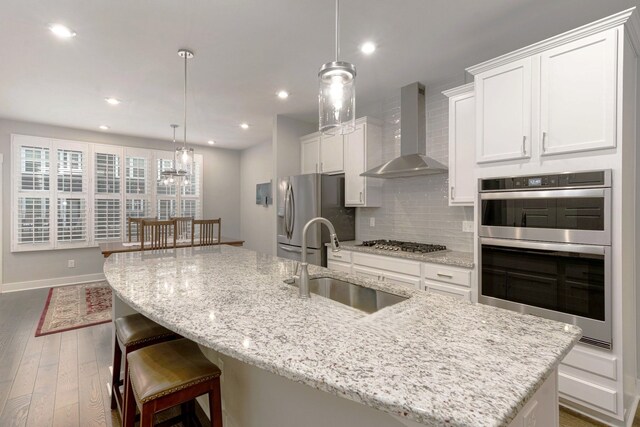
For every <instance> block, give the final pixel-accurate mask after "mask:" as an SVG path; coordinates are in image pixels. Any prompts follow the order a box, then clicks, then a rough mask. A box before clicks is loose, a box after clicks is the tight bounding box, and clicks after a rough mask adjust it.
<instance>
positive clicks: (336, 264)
mask: <svg viewBox="0 0 640 427" xmlns="http://www.w3.org/2000/svg"><path fill="white" fill-rule="evenodd" d="M327 268H328V269H329V270H334V271H342V272H344V273H349V274H351V264H350V263H349V264H348V263H346V262H340V261H331V260H329V261H327Z"/></svg>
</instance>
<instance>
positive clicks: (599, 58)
mask: <svg viewBox="0 0 640 427" xmlns="http://www.w3.org/2000/svg"><path fill="white" fill-rule="evenodd" d="M617 31H618V30H616V29H611V30H609V31H605V32H603V33H599V34H594V35H592V36H589V37H586V38H583V39H580V40H577V41H574V42H571V43H567V44H565V45H562V46H558V47H556V48H554V49H551V50H548V51H546V52H544V53H542V54H541V55H540V97H541V98H540V145H541V149H540V152H541V154H542V155H549V154H559V153H570V152H576V151H586V150H595V149H601V148H613V147H615V146H616V123H615V120H616V75H617V58H616V55H617V50H616V46H617Z"/></svg>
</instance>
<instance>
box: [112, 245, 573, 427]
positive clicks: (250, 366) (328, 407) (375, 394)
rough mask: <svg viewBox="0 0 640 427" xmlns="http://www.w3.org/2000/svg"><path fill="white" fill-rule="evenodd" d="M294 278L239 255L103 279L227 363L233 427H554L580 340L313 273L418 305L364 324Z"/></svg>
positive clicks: (272, 261) (206, 253)
mask: <svg viewBox="0 0 640 427" xmlns="http://www.w3.org/2000/svg"><path fill="white" fill-rule="evenodd" d="M294 270H295V263H294V262H293V261H291V260H285V259H281V258H277V257H273V256H270V255H265V254H260V253H257V252H253V251H250V250H246V249H241V248H236V247H230V246H214V247H208V248H205V247H202V248H184V249H176V250H167V251H158V252H150V253H142V252H133V253H127V254H114V255H112V256H111V257H110V258H108V259H107V260H106V262H105V266H104V272H105V275H106V278H107V280H108V281H109V283H110V285H111V286H112V288H113V290H114V293H115V296H117V298H119V299H120V300H122V301H124V302H125V303H126V304H128V305H129V306H130V307H132V308H133V309H134V310H136V311H138V312H140V313H142V314H144V315H145V316H147V317H149V318H151V319H153V320H154V321H156V322H158V323H160V324H162V325H164V326H165V327H167V328H169V329H172V330H174V331H175V332H177V333H179V334H181V335H183V336H185V337H186V338H189V339H191V340H193V341H195V342H197V343H198V344H200V345H201V347H202V348H203V351H204V352H205V354H206V355H207V356H208V357H210V358H211V359H212V360H214V361H216V362H218V363H220V362H223V366H221V368H222V370H223V372H224V374H223V381H222V387H223V402H224V404H223V405H224V408H225V415H226V418H225V420H226V421H227V424H226V425H227V426H237V427H246V426H251V427H252V426H272V425H274V426H275V425H280V426H301V425H304V426H321V425H327V426H328V425H332V426H353V427H355V426H360V425H362V426H365V425H366V426H403V425H406V426H415V425H428V426H440V425H446V426H474V427H475V426H507V425H510V423H512V422H513V420H514V419H522V417H523V412H527V411H529V412H530V413H529V415H532V414H533V415H532V416H537V417H538V418H544V417H545V416H546V417H550V416H551V417H553V416H554V414H555V417H556V420H557V406H556V405H555V402H556V400H555V399H557V386H556V382H555V381H556V378H555V376H556V369H557V366H558V364H559V363H560V361H561V360H562V359H563V357H564V356H565V355H566V354H567V353H568V352H569V350H570V349H571V348H572V347H573V345H574V344H575V343H576V342H577V340H578V339H579V338H580V335H581V331H580V329H579V328H577V327H575V326H572V325H566V324H562V323H558V322H554V321H550V320H545V319H541V318H537V317H533V316H528V315H520V314H518V313H514V312H511V311H506V310H501V309H497V308H493V307H489V306H484V305H477V304H471V303H466V302H461V301H458V300H455V299H453V298H449V297H446V296H441V295H435V294H430V293H425V292H422V291H419V290H415V291H414V290H411V289H397V288H389V287H388V285H385V284H384V283H379V282H374V281H370V280H366V279H362V278H357V277H353V276H348V275H346V274H344V273H338V272H333V271H330V270H327V269H324V268H321V267H314V266H310V268H309V272H310V274H311V275H312V276H311V277H318V276H323V277H328V276H329V277H335V278H339V279H343V280H348V281H350V282H354V283H358V284H360V285H362V286H365V287H371V288H375V289H380V290H386V291H388V292H391V293H395V294H399V295H403V296H406V297H409V299H407V300H406V301H404V302H401V303H398V304H395V305H392V306H389V307H386V308H384V309H382V310H379V311H377V312H375V313H373V314H367V313H365V312H362V311H359V310H356V309H354V308H351V307H349V306H346V305H343V304H340V303H338V302H335V301H333V300H330V299H328V298H323V297H319V296H316V295H312V297H311V298H310V299H300V298H298V290H297V288H295V287H294V286H292V285H290V284H286V283H284V280H287V279H289V278H291V277H292V275H293V273H294ZM301 384H303V385H304V386H303V385H301ZM307 386H308V387H307ZM549 390H551V397H549V396H546V397H545V399H546V402H547V403H548V402H549V401H550V400H549V399H550V398H551V399H552V400H551V407H549V405H547V406H546V407H545V406H544V405H543V400H544V399H543V400H540V402H541V403H540V405H538V408H537V410H538V412H537V413H534V412H531V411H534V410H535V409H536V408H535V407H534V408H531V406H532V405H530V404H529V403H530V401H531V400H532V398H534V397H535V396H536V395H538V394H539V393H541V392H545V393H547V395H548V394H549ZM265 402H266V403H265ZM354 402H355V403H354ZM533 406H535V405H533ZM371 408H374V409H371ZM523 408H524V410H523ZM541 409H542V411H541ZM549 411H551V414H549ZM536 414H537V415H536ZM300 417H305V418H302V419H301V418H300ZM555 422H557V421H555ZM519 425H522V424H519ZM544 425H550V424H544Z"/></svg>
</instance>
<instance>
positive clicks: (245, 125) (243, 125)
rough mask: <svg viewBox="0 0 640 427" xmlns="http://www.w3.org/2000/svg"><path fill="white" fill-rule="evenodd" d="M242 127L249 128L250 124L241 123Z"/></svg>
mask: <svg viewBox="0 0 640 427" xmlns="http://www.w3.org/2000/svg"><path fill="white" fill-rule="evenodd" d="M240 127H241V128H242V129H245V130H247V129H249V125H248V124H247V123H240Z"/></svg>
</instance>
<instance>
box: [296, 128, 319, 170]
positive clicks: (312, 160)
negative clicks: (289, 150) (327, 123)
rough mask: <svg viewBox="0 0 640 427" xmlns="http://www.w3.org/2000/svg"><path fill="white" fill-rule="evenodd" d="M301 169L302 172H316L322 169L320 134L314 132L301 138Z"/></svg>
mask: <svg viewBox="0 0 640 427" xmlns="http://www.w3.org/2000/svg"><path fill="white" fill-rule="evenodd" d="M300 143H301V149H300V153H301V157H302V161H301V164H300V170H301V172H300V173H302V174H306V173H316V172H318V171H319V170H320V134H313V135H309V136H306V137H304V138H302V139H301V141H300Z"/></svg>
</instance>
